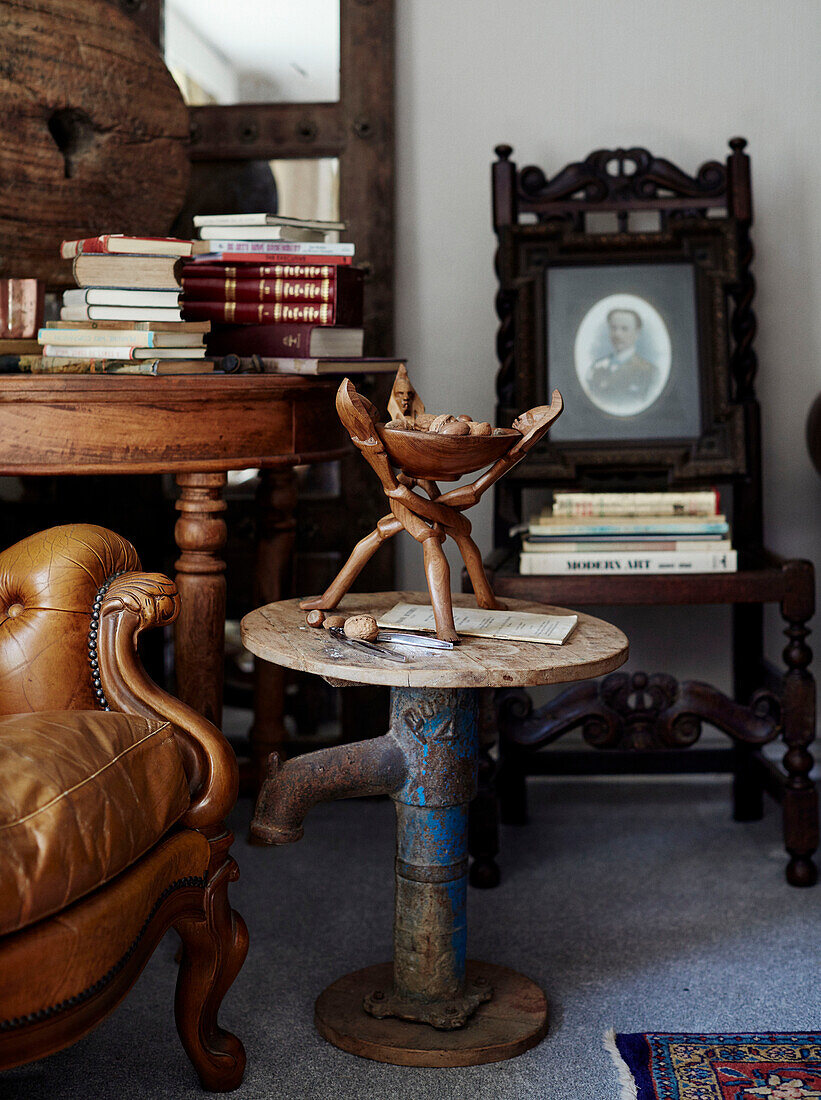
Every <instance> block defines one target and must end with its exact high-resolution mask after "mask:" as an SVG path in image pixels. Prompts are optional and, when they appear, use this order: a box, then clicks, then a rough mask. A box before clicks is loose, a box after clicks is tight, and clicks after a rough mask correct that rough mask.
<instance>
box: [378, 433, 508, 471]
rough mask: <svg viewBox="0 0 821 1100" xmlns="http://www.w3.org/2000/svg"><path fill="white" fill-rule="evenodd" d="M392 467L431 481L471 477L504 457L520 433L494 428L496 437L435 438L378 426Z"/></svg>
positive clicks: (450, 436) (439, 436)
mask: <svg viewBox="0 0 821 1100" xmlns="http://www.w3.org/2000/svg"><path fill="white" fill-rule="evenodd" d="M376 430H377V432H378V433H379V438H380V439H381V440H382V442H383V443H384V444H385V450H386V451H387V454H388V458H389V459H390V461H391V465H392V466H395V467H397V469H400V470H401V471H402V472H403V473H405V474H407V475H408V476H409V477H422V478H426V479H430V480H433V481H455V480H456V479H457V478H460V477H462V476H463V475H464V474H472V473H474V472H475V471H476V470H481V469H483V468H484V467H485V466H490V465H491V463H493V462H495V461H496V460H497V459H499V458H501V457H502V455H504V454H507V452H508V451H509V450H510V448H511V447H512V446H513V444H514V443H515V442H516V440H517V439H521V438H522V433H521V432H517V431H514V429H513V428H497V429H496V432H497V434H495V435H485V436H480V435H436V434H435V433H433V432H410V431H406V430H405V429H404V428H388V427H386V426H385V425H384V424H377V425H376Z"/></svg>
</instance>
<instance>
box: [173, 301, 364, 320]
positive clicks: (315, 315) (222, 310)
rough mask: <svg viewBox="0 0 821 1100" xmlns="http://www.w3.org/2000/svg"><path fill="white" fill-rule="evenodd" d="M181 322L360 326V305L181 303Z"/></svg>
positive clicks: (335, 303) (321, 303)
mask: <svg viewBox="0 0 821 1100" xmlns="http://www.w3.org/2000/svg"><path fill="white" fill-rule="evenodd" d="M180 307H181V309H182V319H183V320H184V321H222V322H224V323H225V324H231V325H265V324H280V323H288V324H302V325H306V324H307V325H361V324H362V304H361V302H360V303H358V308H357V307H356V304H352V303H348V302H338V303H337V302H318V303H308V302H297V303H293V304H292V303H290V302H259V303H257V302H226V301H214V300H211V301H203V302H200V301H189V300H186V301H184V302H181V303H180Z"/></svg>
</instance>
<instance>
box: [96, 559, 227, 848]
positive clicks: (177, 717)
mask: <svg viewBox="0 0 821 1100" xmlns="http://www.w3.org/2000/svg"><path fill="white" fill-rule="evenodd" d="M98 599H99V600H100V603H99V628H98V631H97V645H96V649H97V653H96V660H97V669H95V670H94V671H95V673H96V674H97V679H96V680H95V686H97V682H98V681H99V686H98V687H97V697H98V700H99V702H100V704H101V705H102V706H107V707H110V708H112V709H116V710H122V711H126V712H127V713H130V714H141V715H144V716H146V717H151V718H156V717H158V716H159V717H161V718H164V719H166V720H167V721H169V722H171V723H172V724H173V725H174V727H175V728H176V731H177V736H178V743H179V746H180V749H181V751H182V754H183V758H184V761H185V769H186V773H187V775H188V778H189V781H190V784H191V799H192V802H191V808H190V810H189V811H188V813H187V814H186V815H185V817H184V818H183V819H182V823H183V824H184V825H188V826H190V827H192V828H198V829H202V830H204V831H205V832H208V831H209V830H210V829H211V828H216V827H219V826H220V825H221V823H222V821H223V819H224V818H225V816H226V815H227V813H228V812H229V811H230V809H231V808H232V807H233V805H234V802H235V801H236V797H237V786H238V782H239V773H238V769H237V761H236V757H235V756H234V752H233V750H232V748H231V746H230V745H229V744H228V742H227V741H226V740H225V738H224V737H223V735H222V733H221V732H220V730H218V729H217V727H216V726H214V725H213V724H212V723H211V722H209V721H208V720H207V719H206V718H203V716H202V715H201V714H198V713H197V712H196V711H195V710H193V709H192V708H191V707H189V706H187V705H186V704H185V703H183V702H181V701H180V700H179V699H176V698H174V696H172V695H169V694H168V693H167V692H165V691H163V690H162V688H160V687H159V686H158V685H157V684H155V683H154V682H153V680H151V679H150V678H149V676H148V675H147V673H146V671H145V669H144V668H143V666H142V662H141V661H140V658H139V655H138V653H137V639H138V638H139V636H140V634H141V633H142V631H143V630H147V629H149V628H150V627H155V626H165V625H167V624H168V623H172V622H173V621H174V620H175V619H176V617H177V615H178V614H179V609H180V597H179V595H178V593H177V588H176V585H175V584H174V583H173V581H170V580H169V579H168V577H165V576H163V575H162V574H161V573H132V572H129V573H123V574H120V575H119V576H116V577H114V578H113V579H111V580H110V581H109V582H108V584H107V585H105V586H104V591H101V594H100V595H99V596H98ZM92 667H93V665H92Z"/></svg>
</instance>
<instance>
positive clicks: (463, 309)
mask: <svg viewBox="0 0 821 1100" xmlns="http://www.w3.org/2000/svg"><path fill="white" fill-rule="evenodd" d="M397 19H398V27H397V158H398V183H397V212H398V256H397V283H396V291H397V303H398V325H397V340H396V350H397V353H399V354H401V355H406V356H408V358H409V360H410V362H409V366H410V369H411V372H412V373H411V376H412V378H413V379H414V381H415V383H416V385H417V387H418V389H419V390H420V392H421V393H422V396H423V398H424V399H425V401H426V403H427V406H428V408H429V409H431V408H435V409H437V410H451V411H453V412H456V413H458V412H461V411H463V410H464V411H468V412H470V413H471V414H472V415H473V416H474V417H480V416H481V417H486V418H490V417H491V416H492V413H493V403H494V390H493V378H494V373H495V368H496V360H495V356H494V335H495V330H496V318H495V314H494V310H493V296H494V287H495V282H494V277H493V267H492V261H493V251H494V236H493V232H492V227H491V215H490V164H491V162H492V160H493V147H494V145H496V144H499V143H501V142H506V143H508V144H510V145H512V146H513V148H514V159H515V160H516V161H517V163H518V164H519V165H520V166H523V165H525V164H533V163H535V164H539V165H541V166H542V167H544V168H545V170H546V171H547V172H548V173H549V174H552V172H554V171H556V170H557V169H558V168H560V167H562V166H563V165H564V164H565V163H567V162H568V161H570V160H575V159H579V158H582V157H584V156H586V154H587V153H589V152H590V151H591V150H593V149H596V148H600V147H604V146H608V147H614V146H617V145H624V146H629V145H634V144H636V145H643V146H646V147H647V148H649V149H650V150H651V152H654V153H656V154H657V155H660V156H665V157H668V158H669V159H671V160H672V161H674V162H675V163H677V164H680V165H681V166H682V167H683V168H684V169H685V170H688V171H693V170H695V169H696V168H697V167H698V166H699V165H700V164H701V163H702V162H703V161H705V160H709V159H716V158H717V159H723V157H724V156H725V152H726V142H727V139H728V138H730V137H732V136H734V135H737V134H740V135H743V136H744V137H746V138H747V139H748V140H749V147H748V152H749V153H750V156H751V158H752V170H753V194H754V202H755V213H756V224H755V227H754V243H755V247H756V253H757V255H756V263H755V273H756V277H757V280H758V297H757V302H756V309H757V313H758V319H759V339H758V352H759V357H760V370H759V376H758V392H759V396H760V399H761V402H762V406H763V422H764V466H765V477H766V485H765V492H766V506H767V511H766V534H767V539H768V543H769V545H770V547H771V548H772V549H774V550H777V551H779V552H781V553H784V554H788V555H792V556H801V557H808V558H811V559H813V560H814V561H815V562H816V566H821V479H819V477H818V475H817V474H816V473H815V471H814V470H813V468H812V466H811V464H810V461H809V458H808V455H807V451H806V447H805V444H804V421H805V417H806V412H807V409H808V407H809V404H810V403H811V401H812V400H813V398H814V397H815V395H816V393H818V392H819V390H821V311H820V310H819V296H820V294H821V145H820V144H819V141H818V136H819V121H821V67H819V63H818V54H819V48H821V5H820V4H818V3H816V2H814V0H781V2H780V3H773V2H772V0H618V2H616V3H614V2H613V0H502V2H500V0H472V2H470V3H469V2H468V0H399V3H397ZM489 516H490V512H489V506H487V505H483V506H481V507H480V508H479V509H476V510H475V511H474V513H473V518H474V523H475V532H476V534H477V537H478V541H479V543H480V545H481V546H482V548H483V549H484V548H486V547H488V546H489V540H490V523H489ZM401 562H402V568H403V583H405V584H414V585H416V586H421V585H422V584H423V578H422V574H421V570H420V568H419V565H418V561H417V553H416V547H415V546H413V547H411V546H404V547H403V551H401ZM454 588H458V580H456V579H455V580H454ZM606 613H607V614H609V615H610V617H611V618H614V619H615V620H616V621H618V622H619V624H620V625H622V626H623V627H624V628H625V629H626V630H627V631H628V633H629V634H630V636H631V643H632V650H633V660H631V665H632V666H634V667H639V666H641V665H643V666H644V667H645V668H648V670H649V671H653V670H656V669H663V668H665V665H666V664H669V661H668V657H670V658H675V662H674V663H675V666H676V668H677V669H678V671H679V672H680V673H682V674H684V675H695V676H704V677H707V676H712V677H713V678H715V679H717V681H718V682H724V683H725V684H727V683H728V680H727V669H728V666H727V662H726V656H725V652H724V646H723V644H722V643H723V641H724V639H725V637H726V629H727V627H728V623H729V619H728V617H727V614H726V612H725V611H724V610H723V609H718V608H715V609H704V610H702V609H698V610H697V611H690V610H688V609H672V610H670V611H666V610H665V611H662V610H651V611H649V612H648V611H641V612H639V611H629V610H628V611H623V610H618V611H616V610H613V611H610V612H606ZM768 621H769V622H770V629H769V634H768V642H769V648H770V650H771V655H772V656H777V654H778V653H779V652H780V649H781V644H782V639H781V636H780V633H779V630H780V627H779V625H778V623H777V620H776V619H775V618H774V617H773V618H771V619H770V620H768ZM671 670H672V669H671Z"/></svg>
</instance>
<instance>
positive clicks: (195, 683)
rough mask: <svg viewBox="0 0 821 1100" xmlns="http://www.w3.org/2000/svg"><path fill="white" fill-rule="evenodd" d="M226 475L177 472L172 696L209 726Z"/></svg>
mask: <svg viewBox="0 0 821 1100" xmlns="http://www.w3.org/2000/svg"><path fill="white" fill-rule="evenodd" d="M225 482H226V475H225V474H224V473H216V474H188V473H180V474H177V484H178V485H179V488H180V498H179V500H178V501H177V503H176V508H177V511H178V512H179V513H180V515H179V518H178V520H177V523H176V525H175V527H174V538H175V539H176V542H177V546H178V547H179V550H180V557H179V559H178V560H177V562H176V567H177V575H176V583H177V588H178V589H179V593H180V614H179V618H178V619H177V621H176V623H175V627H174V662H175V666H176V675H177V694H178V695H179V697H180V698H181V699H182V700H183V702H185V703H188V705H189V706H192V707H194V709H195V710H198V711H199V712H200V714H202V715H204V716H205V717H206V718H208V719H209V721H211V722H213V723H214V725H216V726H220V725H221V723H222V682H223V661H224V649H225V575H224V574H225V562H224V561H223V560H222V558H221V557H220V552H221V551H222V549H223V548H224V546H225V539H226V527H225V520H224V519H223V516H222V513H223V512H224V511H225V501H224V500H223V499H222V490H223V488H224V486H225Z"/></svg>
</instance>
